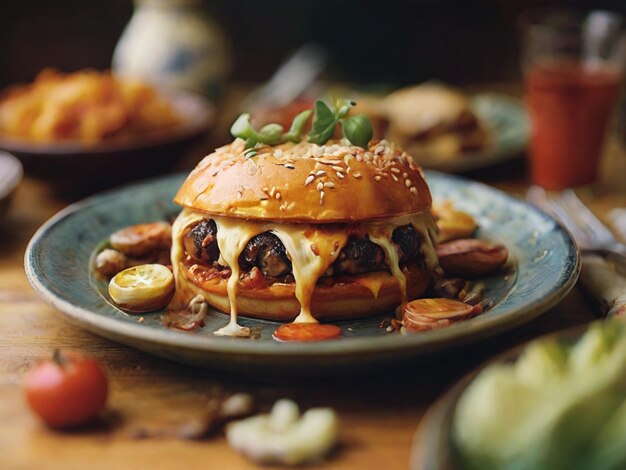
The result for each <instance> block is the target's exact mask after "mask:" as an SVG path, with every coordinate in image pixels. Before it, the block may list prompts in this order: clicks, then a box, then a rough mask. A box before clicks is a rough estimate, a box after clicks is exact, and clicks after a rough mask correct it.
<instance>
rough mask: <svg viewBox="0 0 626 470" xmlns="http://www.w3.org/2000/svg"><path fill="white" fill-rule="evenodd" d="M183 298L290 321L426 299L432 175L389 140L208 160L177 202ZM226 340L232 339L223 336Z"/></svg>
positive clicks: (278, 148)
mask: <svg viewBox="0 0 626 470" xmlns="http://www.w3.org/2000/svg"><path fill="white" fill-rule="evenodd" d="M174 200H175V202H176V203H177V204H179V205H181V206H182V207H183V210H182V212H181V213H180V215H179V216H178V218H177V219H176V221H175V222H174V225H173V233H172V238H173V239H172V242H173V247H172V266H173V271H174V276H175V281H176V298H177V300H178V301H179V302H188V301H189V300H190V299H191V298H193V297H195V296H197V295H198V294H200V295H202V296H203V297H204V298H205V299H206V302H208V303H209V304H210V305H212V306H213V307H214V308H216V309H217V310H220V311H222V312H224V313H229V314H230V315H231V323H230V326H231V327H232V328H230V329H225V330H224V331H222V333H223V334H237V329H236V324H237V315H238V314H239V315H243V316H246V317H253V318H259V319H266V320H276V321H281V322H291V321H294V320H295V321H296V322H317V321H320V320H323V321H332V320H340V319H356V318H361V317H366V316H372V315H377V314H380V313H383V312H388V311H390V310H393V309H394V308H395V307H397V306H399V305H400V304H402V303H403V302H406V301H407V300H412V299H415V298H418V297H419V296H421V295H422V294H423V293H424V291H425V290H426V289H427V287H428V286H429V284H430V282H431V280H432V277H433V272H434V271H435V270H436V268H437V257H436V254H435V251H434V246H433V245H434V243H435V240H436V226H435V223H434V220H433V217H432V215H431V212H430V208H431V195H430V191H429V189H428V186H427V184H426V182H425V180H424V176H423V174H422V172H421V169H420V168H419V167H418V166H417V165H416V164H415V163H414V162H413V159H412V158H411V157H410V156H409V155H408V154H407V153H406V152H404V151H402V150H401V149H399V148H396V147H395V146H394V145H393V144H391V143H389V142H386V141H380V142H376V141H371V142H369V143H368V144H367V145H365V146H364V147H360V146H356V145H352V144H350V142H349V141H347V140H345V139H341V140H330V141H328V142H326V143H325V144H323V145H318V144H315V143H311V142H308V141H300V142H286V143H281V144H278V145H266V144H256V146H255V147H254V148H253V149H252V150H251V149H250V148H246V142H245V140H243V139H240V138H237V139H235V140H234V141H233V142H232V143H230V144H228V145H226V146H224V147H221V148H218V149H217V150H216V151H215V152H214V153H212V154H210V155H208V156H207V157H205V158H204V159H203V160H202V161H201V162H200V163H199V164H198V165H197V167H196V168H195V169H194V170H193V171H192V172H191V173H190V174H189V176H188V177H187V179H186V180H185V182H184V183H183V184H182V186H181V187H180V189H179V191H178V193H177V194H176V196H175V199H174ZM220 331H221V330H220Z"/></svg>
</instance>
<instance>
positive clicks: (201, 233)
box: [183, 219, 220, 263]
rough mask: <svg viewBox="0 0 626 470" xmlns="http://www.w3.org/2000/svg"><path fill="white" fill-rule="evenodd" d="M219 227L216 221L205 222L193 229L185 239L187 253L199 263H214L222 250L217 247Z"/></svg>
mask: <svg viewBox="0 0 626 470" xmlns="http://www.w3.org/2000/svg"><path fill="white" fill-rule="evenodd" d="M216 235H217V225H215V221H214V220H213V219H211V220H203V221H202V222H200V223H199V224H198V225H196V226H195V227H194V228H192V229H191V230H190V231H189V233H187V235H185V238H184V239H183V245H184V247H185V251H186V252H187V253H188V254H189V255H190V256H191V257H192V258H195V259H197V260H198V261H204V262H207V263H212V262H214V261H217V260H218V258H219V257H220V248H219V246H217V236H216Z"/></svg>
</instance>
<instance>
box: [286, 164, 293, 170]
mask: <svg viewBox="0 0 626 470" xmlns="http://www.w3.org/2000/svg"><path fill="white" fill-rule="evenodd" d="M284 167H285V168H289V169H290V170H295V169H296V167H295V166H293V165H292V164H291V163H285V165H284Z"/></svg>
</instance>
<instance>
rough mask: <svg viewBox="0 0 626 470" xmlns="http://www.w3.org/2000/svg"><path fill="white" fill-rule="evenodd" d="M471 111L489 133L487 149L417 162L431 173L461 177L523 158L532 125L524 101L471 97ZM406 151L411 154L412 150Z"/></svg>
mask: <svg viewBox="0 0 626 470" xmlns="http://www.w3.org/2000/svg"><path fill="white" fill-rule="evenodd" d="M472 110H473V111H474V113H476V115H477V116H478V117H479V118H480V119H481V120H482V122H483V123H484V125H485V127H486V128H487V130H488V131H489V136H490V138H489V139H490V143H489V145H488V146H487V147H486V148H484V149H482V150H480V151H476V152H468V153H463V154H460V155H452V156H449V157H442V156H432V157H431V156H428V155H423V154H420V155H419V158H417V157H416V160H417V162H418V163H419V164H420V165H422V166H423V167H424V168H430V169H432V170H437V171H445V172H448V173H462V172H466V171H471V170H477V169H479V168H486V167H489V166H492V165H497V164H500V163H503V162H506V161H509V160H512V159H514V158H516V157H520V156H521V155H522V153H523V152H524V150H525V149H526V146H527V144H528V139H529V136H530V122H529V120H528V116H527V114H526V110H525V108H524V103H522V101H521V100H518V99H516V98H513V97H510V96H507V95H503V94H500V93H479V94H477V95H474V96H473V97H472ZM407 150H408V151H409V153H411V151H410V150H411V149H410V146H409V147H408V148H407ZM418 154H419V153H414V155H418Z"/></svg>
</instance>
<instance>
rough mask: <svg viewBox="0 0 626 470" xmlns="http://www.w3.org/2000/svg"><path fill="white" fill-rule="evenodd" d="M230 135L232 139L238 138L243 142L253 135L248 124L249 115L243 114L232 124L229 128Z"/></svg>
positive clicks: (250, 125) (252, 129) (251, 128)
mask: <svg viewBox="0 0 626 470" xmlns="http://www.w3.org/2000/svg"><path fill="white" fill-rule="evenodd" d="M230 133H231V134H232V135H233V136H234V137H239V138H240V139H244V140H245V139H248V138H249V137H250V136H251V135H253V134H254V133H255V132H254V127H252V123H251V122H250V113H243V114H242V115H241V116H239V117H238V118H237V120H236V121H235V122H233V125H232V126H230Z"/></svg>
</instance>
